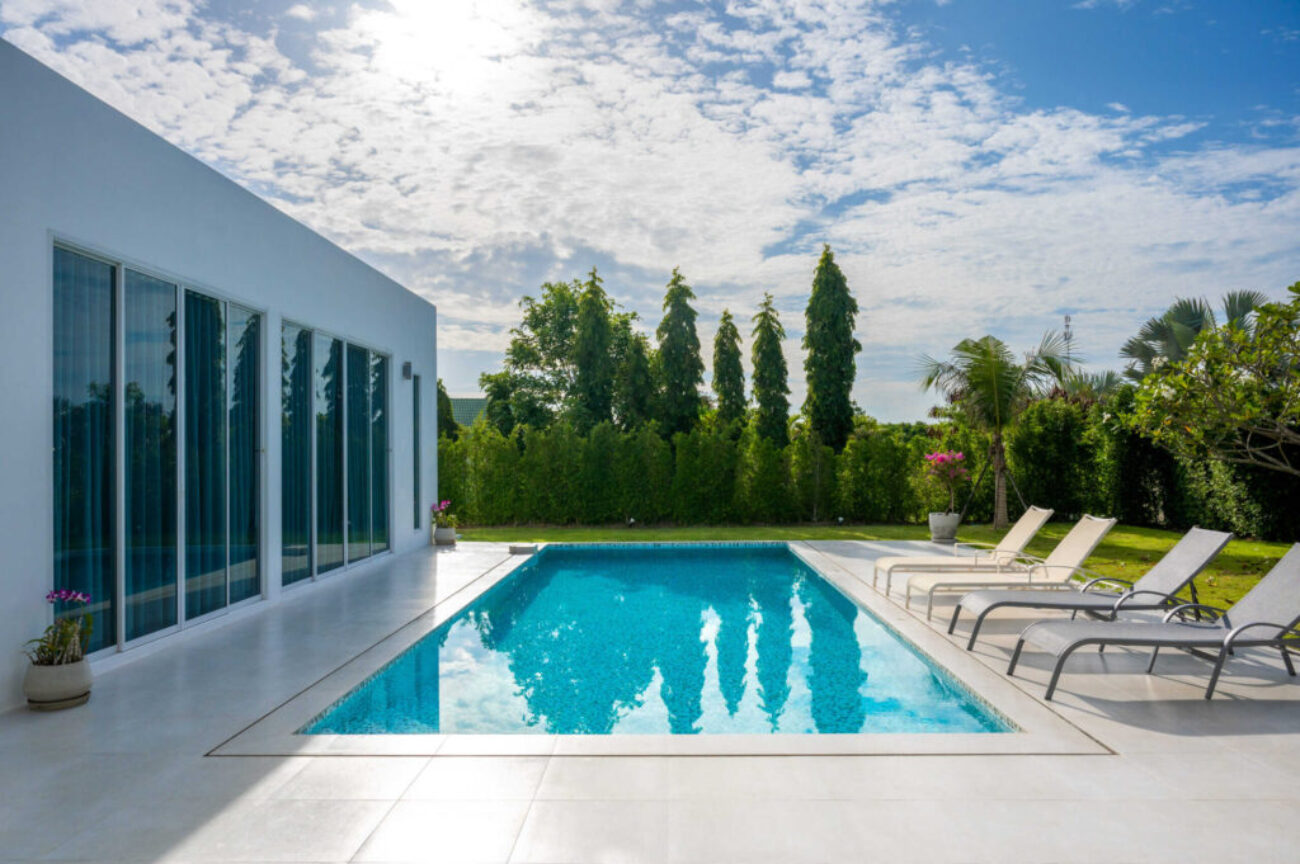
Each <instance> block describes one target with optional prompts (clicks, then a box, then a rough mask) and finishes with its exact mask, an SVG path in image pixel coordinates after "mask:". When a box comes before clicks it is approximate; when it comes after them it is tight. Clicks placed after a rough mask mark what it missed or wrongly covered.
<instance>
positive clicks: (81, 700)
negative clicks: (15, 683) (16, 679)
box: [23, 588, 95, 711]
mask: <svg viewBox="0 0 1300 864" xmlns="http://www.w3.org/2000/svg"><path fill="white" fill-rule="evenodd" d="M45 600H46V602H48V603H65V604H68V606H70V607H71V610H72V611H71V612H70V614H67V615H64V616H63V617H60V618H56V619H55V620H54V623H53V624H51V625H50V626H48V627H46V628H45V633H44V634H43V635H41V636H40V637H39V638H36V639H32V640H31V641H30V642H28V643H27V648H26V654H27V657H28V659H30V660H31V661H32V665H31V666H28V667H27V677H26V678H24V679H23V694H24V695H25V696H26V697H27V707H29V708H31V709H33V710H35V711H58V710H59V709H61V708H72V707H75V706H77V705H82V704H85V702H86V700H88V699H89V698H90V684H91V681H92V678H91V674H90V663H88V662H87V661H86V646H87V645H88V644H90V634H91V633H93V632H94V629H95V619H94V616H93V615H91V613H90V612H88V611H86V605H87V604H88V603H90V595H89V594H82V593H81V592H80V591H69V590H68V589H66V588H64V589H60V590H58V591H51V592H49V593H48V594H46V595H45Z"/></svg>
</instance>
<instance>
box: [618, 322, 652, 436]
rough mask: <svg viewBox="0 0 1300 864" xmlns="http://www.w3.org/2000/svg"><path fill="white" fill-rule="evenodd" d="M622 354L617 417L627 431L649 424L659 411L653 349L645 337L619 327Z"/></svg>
mask: <svg viewBox="0 0 1300 864" xmlns="http://www.w3.org/2000/svg"><path fill="white" fill-rule="evenodd" d="M614 333H615V341H616V343H618V344H620V346H621V347H620V350H619V351H618V353H619V354H620V355H621V356H620V358H619V364H618V374H617V375H616V376H615V379H614V416H615V418H616V420H617V422H618V427H619V428H620V429H622V430H623V431H624V432H628V431H631V430H633V429H637V428H639V427H641V426H644V425H645V424H646V423H649V422H650V421H651V420H652V419H653V417H654V410H655V379H654V372H653V366H652V364H651V353H652V352H651V349H650V345H649V342H648V341H647V340H646V338H645V336H643V335H642V334H640V333H634V332H632V328H631V324H630V320H629V321H628V324H627V326H625V327H617V328H615V331H614Z"/></svg>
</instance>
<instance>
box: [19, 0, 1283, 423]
mask: <svg viewBox="0 0 1300 864" xmlns="http://www.w3.org/2000/svg"><path fill="white" fill-rule="evenodd" d="M300 5H301V4H300ZM296 8H297V7H293V8H291V9H290V10H288V11H287V12H286V13H284V14H286V15H290V16H291V17H294V16H297V17H301V16H298V15H297V13H295V12H294V9H296ZM309 11H310V9H309ZM657 14H658V13H656V12H654V11H653V9H651V8H650V7H647V6H644V5H642V4H637V5H633V6H626V5H620V4H617V3H586V4H579V3H571V4H566V5H561V6H556V5H554V4H552V5H550V6H547V7H546V8H543V7H541V6H539V5H533V4H529V3H516V2H505V0H483V2H479V3H477V4H465V3H438V4H433V3H427V2H423V0H392V2H391V3H389V4H388V5H386V6H384V7H382V8H363V7H360V6H356V7H352V8H351V10H350V11H349V12H348V15H347V19H346V21H345V22H344V23H342V24H339V23H338V22H337V21H336V20H334V21H332V23H328V24H325V23H319V21H320V19H318V23H314V24H312V26H311V27H304V28H295V29H296V30H297V29H302V30H304V31H305V32H306V33H307V34H308V36H309V37H310V39H311V41H310V43H309V53H303V52H301V51H300V52H298V53H296V54H293V55H292V56H291V55H290V54H286V53H285V49H284V48H282V47H281V45H280V43H278V42H277V41H276V38H275V31H274V27H273V26H268V27H267V28H264V29H263V31H256V30H255V29H243V28H242V27H241V26H237V25H235V24H232V23H230V22H228V21H223V20H219V19H217V18H215V17H212V16H210V15H207V14H205V12H204V10H203V9H202V8H201V7H194V6H191V5H189V4H188V3H182V2H180V0H176V2H167V0H100V2H97V3H95V4H91V5H85V4H76V3H72V2H70V0H62V2H49V0H44V2H36V0H0V29H3V35H4V38H6V39H8V40H10V41H12V42H14V43H15V44H18V45H20V46H21V47H23V48H24V49H25V50H27V51H29V52H31V53H32V54H34V55H35V56H37V57H38V58H40V59H41V60H43V61H44V62H46V63H48V64H50V65H51V66H54V67H55V68H56V69H58V70H59V71H60V72H62V73H64V74H65V75H68V76H69V77H70V78H72V80H74V81H77V82H78V83H80V84H82V85H83V86H85V87H87V88H88V89H89V90H91V91H92V92H93V93H95V94H96V95H98V96H100V97H101V98H103V99H105V100H107V101H108V102H110V103H111V104H113V105H114V106H116V107H117V108H119V109H120V110H123V111H125V112H126V113H127V114H129V115H131V116H132V117H134V118H136V119H137V120H140V121H141V122H143V123H145V124H146V125H148V126H149V127H150V128H152V129H154V130H155V131H157V132H159V133H160V134H162V135H164V136H166V137H167V138H168V139H170V140H172V141H174V142H176V143H178V144H180V145H181V146H183V147H185V148H187V149H188V150H190V151H191V152H193V153H195V154H196V155H197V156H199V157H200V158H203V159H205V160H207V161H209V162H211V163H214V164H216V165H218V167H220V168H221V169H222V170H223V171H225V172H226V173H228V174H230V175H231V176H234V177H236V178H238V179H240V180H241V181H243V182H245V183H248V184H250V185H252V186H253V187H254V188H255V189H257V190H259V192H261V193H262V194H265V195H267V196H268V197H269V198H270V199H271V200H272V201H273V202H274V203H276V204H277V206H280V207H281V208H282V209H284V210H286V211H287V212H289V213H290V214H292V215H294V216H295V217H297V218H300V219H302V220H303V221H305V222H306V223H307V224H309V225H311V226H313V227H314V228H316V229H317V230H319V231H321V232H322V233H324V234H326V235H327V236H329V237H331V238H332V239H334V240H335V241H336V242H339V243H340V244H341V245H343V246H345V247H347V248H349V249H351V250H353V251H355V252H357V253H358V254H360V255H361V256H362V257H364V258H366V259H367V260H370V261H372V262H374V263H376V264H377V265H379V266H381V267H383V268H384V269H385V270H387V271H388V272H390V273H392V274H393V275H394V276H395V277H396V278H398V279H400V280H401V281H403V282H404V283H405V284H407V285H409V286H410V287H412V289H413V290H416V291H419V292H421V293H424V294H426V295H428V296H430V297H431V298H433V299H434V300H435V301H437V302H438V304H439V309H440V324H441V326H440V348H441V349H443V350H444V351H465V352H467V354H468V352H472V351H480V352H481V351H483V350H485V349H497V350H499V349H500V348H501V347H502V346H504V344H505V341H506V340H507V339H508V333H507V331H508V329H509V327H510V326H511V325H512V324H514V323H515V322H516V321H517V316H518V310H517V306H516V301H517V299H518V297H519V296H520V295H522V294H525V293H535V292H536V290H537V286H538V283H539V282H540V281H541V280H542V279H569V278H572V277H574V276H577V275H579V274H581V273H585V272H586V271H587V270H588V269H589V268H590V266H591V265H592V263H599V264H600V266H601V270H602V273H605V274H606V276H607V280H609V281H607V287H608V288H609V290H610V291H611V293H613V294H614V296H616V297H617V298H619V299H620V300H622V301H624V302H625V303H626V304H627V305H628V306H629V307H630V308H633V309H636V310H638V311H639V312H640V313H641V314H642V316H643V318H644V319H645V320H646V323H647V324H650V325H653V323H654V322H656V321H657V320H658V317H659V314H660V313H659V299H660V297H661V294H662V289H663V285H664V282H665V281H666V280H667V276H668V272H669V270H670V269H671V268H672V267H673V266H675V265H676V266H681V267H682V270H683V272H684V273H685V274H686V276H687V278H688V280H689V281H690V282H691V283H692V284H693V285H694V286H695V288H696V293H697V294H698V295H699V308H700V311H701V325H702V338H703V337H704V336H705V331H707V332H708V333H710V334H711V330H712V328H713V327H714V326H715V324H716V318H717V315H718V314H720V312H721V310H722V308H723V307H724V306H726V307H730V308H731V310H732V312H733V313H734V314H735V315H736V317H737V319H738V321H739V322H741V323H742V325H744V323H745V322H747V321H748V318H749V315H750V314H752V310H753V308H754V307H756V305H757V303H758V300H759V299H760V298H761V296H762V294H763V292H764V291H772V292H773V293H774V294H775V295H776V296H777V298H778V301H779V303H780V304H781V308H782V310H783V318H784V319H785V324H786V326H787V328H788V329H790V330H792V331H793V330H794V329H795V325H800V326H801V325H802V320H801V312H802V305H803V300H802V298H803V297H804V296H806V292H807V290H808V286H809V284H810V281H811V276H812V269H813V266H814V265H815V263H816V254H817V251H818V250H819V248H820V243H821V242H823V241H826V242H830V243H831V244H833V246H834V248H835V250H836V253H837V258H838V260H839V261H840V263H841V266H842V267H843V268H844V270H845V272H846V274H847V276H848V277H849V281H850V285H851V286H853V288H854V289H855V291H856V293H857V296H858V298H859V302H860V304H861V306H862V309H863V313H862V316H861V318H860V322H859V329H860V334H859V338H860V340H861V341H862V342H863V344H864V345H865V346H866V347H867V350H866V351H865V352H864V354H863V355H862V356H861V358H860V361H859V365H860V369H861V372H860V375H859V387H858V393H859V394H860V395H859V397H858V398H859V401H860V402H861V404H862V405H863V407H864V408H866V409H867V410H869V411H871V412H872V413H874V414H877V415H880V416H884V417H908V416H910V417H918V416H921V415H922V414H923V413H924V411H925V409H926V407H927V406H928V405H929V404H930V397H926V396H922V395H920V394H919V393H918V392H917V391H916V390H915V389H914V387H913V386H912V384H911V382H910V374H911V373H910V370H909V363H908V362H904V361H905V360H906V358H908V357H913V356H915V355H916V354H918V353H921V352H923V351H925V352H929V353H932V354H933V353H942V352H943V351H945V350H946V349H947V348H948V347H950V346H951V345H952V344H954V343H955V342H956V341H958V340H959V339H960V338H962V337H964V336H966V335H971V334H973V333H982V332H989V331H992V332H996V333H998V334H999V335H1002V336H1004V337H1005V338H1007V339H1008V340H1010V341H1012V342H1013V343H1014V344H1017V345H1020V344H1023V345H1024V346H1025V347H1028V345H1029V344H1031V343H1033V342H1036V340H1037V338H1038V335H1039V334H1040V333H1041V331H1042V330H1043V329H1046V328H1048V327H1052V326H1057V325H1058V323H1059V318H1060V315H1061V314H1062V313H1063V312H1064V311H1070V312H1072V313H1074V314H1075V322H1076V330H1077V331H1078V332H1079V334H1080V340H1081V342H1082V344H1083V346H1084V348H1085V350H1086V351H1087V354H1088V356H1089V357H1090V358H1091V359H1092V360H1094V362H1096V363H1097V364H1098V365H1101V366H1105V365H1111V366H1115V365H1118V362H1117V360H1115V351H1116V350H1117V348H1118V346H1119V344H1121V343H1122V342H1123V340H1124V339H1125V338H1127V336H1128V335H1130V332H1131V331H1132V330H1133V329H1134V327H1135V326H1136V325H1137V323H1138V322H1140V321H1141V320H1143V319H1144V318H1145V317H1147V316H1149V315H1150V314H1153V313H1154V312H1155V311H1156V310H1158V309H1159V308H1161V307H1163V306H1164V305H1165V304H1167V303H1168V302H1169V301H1170V300H1171V299H1172V298H1173V297H1174V296H1185V295H1189V294H1207V295H1211V296H1217V295H1219V294H1221V293H1222V292H1223V291H1225V290H1229V289H1230V288H1236V287H1250V288H1264V289H1272V290H1277V289H1280V286H1282V285H1285V284H1289V282H1290V281H1294V279H1295V275H1294V273H1289V272H1288V270H1287V268H1288V264H1287V262H1294V260H1295V253H1296V251H1297V241H1296V240H1295V237H1294V233H1295V232H1294V226H1295V225H1296V224H1297V223H1298V222H1300V193H1297V188H1300V168H1298V167H1297V166H1300V153H1298V152H1297V150H1298V148H1296V147H1294V146H1290V147H1278V146H1273V147H1264V146H1260V147H1255V148H1249V147H1243V146H1224V145H1194V144H1184V143H1183V142H1182V141H1180V140H1179V139H1183V138H1186V136H1188V135H1189V134H1190V133H1192V132H1194V131H1196V130H1197V129H1198V128H1200V127H1199V124H1198V123H1197V122H1191V121H1188V120H1187V119H1186V118H1179V117H1151V116H1142V115H1135V114H1133V113H1132V112H1131V111H1129V110H1128V109H1127V108H1126V107H1125V106H1124V105H1122V104H1121V103H1112V104H1111V105H1110V106H1108V108H1109V110H1110V112H1112V113H1107V114H1092V113H1088V112H1084V111H1078V110H1073V109H1068V108H1060V109H1055V110H1030V109H1027V108H1024V107H1022V106H1021V104H1020V103H1019V102H1018V101H1017V99H1016V98H1015V97H1014V96H1011V95H1007V94H1004V93H1003V92H1001V91H1000V90H999V88H998V85H997V83H996V81H995V79H994V77H993V76H992V75H991V74H990V73H989V72H987V71H986V70H984V69H982V68H981V67H978V66H975V65H971V64H969V63H954V62H941V61H939V60H936V59H934V58H933V56H932V53H931V51H930V49H929V48H928V47H927V46H925V45H922V44H919V43H917V42H915V41H911V40H910V38H909V37H908V34H906V33H902V32H899V31H898V30H896V29H895V28H894V27H893V26H892V25H891V24H890V23H889V21H888V19H887V18H885V17H883V13H882V12H881V10H880V9H879V8H877V6H876V4H874V3H871V2H866V3H855V2H852V0H826V2H821V3H817V4H806V5H805V4H798V5H791V4H787V3H783V2H780V0H759V2H756V3H752V4H747V5H745V6H733V7H729V10H728V16H727V17H725V19H724V17H723V16H722V15H720V14H719V13H716V12H714V11H711V10H709V9H707V8H705V7H695V8H693V9H692V11H690V12H679V13H674V14H672V15H670V16H668V17H655V16H656V15H657ZM323 17H324V16H321V18H322V19H323ZM737 21H740V22H742V23H741V25H740V26H737V24H736V22H737ZM312 28H315V29H314V30H313V29H312ZM755 70H759V71H755ZM762 70H771V71H770V81H771V82H772V86H771V87H768V86H765V85H764V84H763V83H762V82H764V81H767V80H769V78H768V75H769V73H768V72H766V71H762ZM1188 140H1193V139H1188ZM1170 142H1174V143H1173V144H1171V143H1170ZM1176 146H1181V147H1182V148H1183V149H1182V150H1181V151H1179V152H1171V150H1172V147H1176ZM1265 193H1267V194H1265ZM836 202H839V203H836ZM745 329H746V328H745V327H744V326H742V330H745ZM791 344H793V345H796V346H797V340H793V341H792V343H791ZM787 348H788V349H790V346H789V345H788V346H787ZM790 351H791V352H792V353H791V370H790V371H791V379H792V389H797V390H800V391H801V389H802V388H801V387H799V379H800V378H801V377H802V362H801V358H799V356H798V351H797V348H794V349H790ZM474 356H475V357H480V356H482V355H480V354H475V355H474ZM900 358H901V359H900ZM891 382H892V383H891ZM448 384H449V386H452V387H453V389H455V390H458V391H467V390H470V389H473V382H472V380H465V381H459V382H453V381H448ZM800 398H801V392H800V393H796V394H795V395H794V396H792V402H794V403H795V404H797V403H798V401H799V399H800Z"/></svg>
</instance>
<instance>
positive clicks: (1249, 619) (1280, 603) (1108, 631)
mask: <svg viewBox="0 0 1300 864" xmlns="http://www.w3.org/2000/svg"><path fill="white" fill-rule="evenodd" d="M1195 611H1204V612H1210V613H1214V614H1216V615H1217V616H1218V617H1217V619H1216V620H1214V621H1213V622H1212V623H1200V622H1192V621H1187V620H1182V619H1185V618H1186V617H1187V615H1188V614H1189V613H1191V612H1195ZM1278 622H1285V623H1278ZM1297 625H1300V543H1297V544H1295V545H1294V546H1292V547H1291V549H1290V551H1288V552H1287V553H1286V554H1285V555H1283V556H1282V560H1281V561H1278V562H1277V564H1275V565H1273V569H1272V570H1270V571H1268V573H1266V574H1265V575H1264V578H1262V579H1260V580H1259V582H1258V583H1257V584H1256V585H1255V587H1254V588H1251V589H1250V591H1248V592H1247V593H1246V596H1245V597H1242V598H1241V599H1240V600H1238V601H1237V602H1236V603H1234V604H1233V605H1232V607H1231V608H1229V609H1227V610H1222V609H1215V608H1214V607H1212V606H1205V605H1202V604H1200V603H1184V604H1182V605H1180V606H1175V607H1174V608H1172V609H1170V610H1169V611H1168V612H1167V613H1166V614H1165V616H1164V619H1163V621H1161V622H1160V623H1154V622H1141V621H1137V622H1132V621H1039V622H1037V623H1034V624H1030V625H1029V626H1028V627H1026V628H1025V629H1024V632H1022V633H1021V634H1020V641H1019V642H1017V643H1016V650H1015V653H1013V654H1012V655H1011V664H1010V665H1009V666H1008V667H1007V674H1008V675H1011V674H1014V673H1015V671H1016V664H1017V663H1018V662H1019V661H1020V652H1021V650H1022V649H1023V648H1024V647H1025V643H1030V644H1032V645H1035V646H1037V647H1039V648H1042V649H1044V650H1046V651H1048V652H1050V653H1051V654H1054V655H1056V667H1055V668H1054V669H1053V670H1052V679H1051V681H1049V682H1048V684H1047V696H1046V698H1048V699H1051V698H1052V694H1053V693H1055V692H1056V682H1057V680H1058V679H1060V677H1061V668H1062V667H1063V666H1064V665H1065V661H1066V660H1068V659H1069V657H1070V655H1071V654H1073V653H1074V652H1075V651H1077V650H1078V649H1079V648H1082V647H1083V646H1084V645H1097V646H1100V648H1105V647H1106V646H1107V645H1125V646H1130V647H1137V648H1153V649H1155V650H1153V651H1152V652H1151V662H1150V664H1148V665H1147V673H1148V674H1149V673H1150V672H1151V670H1152V669H1153V668H1155V665H1156V657H1157V656H1159V654H1160V649H1161V648H1182V649H1186V650H1188V651H1191V652H1193V653H1197V654H1200V656H1202V657H1205V658H1206V659H1213V660H1214V672H1213V674H1211V675H1210V683H1209V686H1207V687H1206V688H1205V698H1206V699H1209V698H1210V697H1212V696H1213V695H1214V686H1215V684H1217V683H1218V681H1219V673H1220V672H1222V671H1223V664H1224V661H1226V660H1227V659H1228V655H1230V654H1232V653H1233V652H1234V651H1235V650H1237V649H1239V648H1277V649H1280V650H1281V652H1282V661H1283V662H1284V663H1285V664H1286V671H1287V673H1288V674H1289V675H1292V676H1294V675H1295V665H1294V664H1293V663H1292V662H1291V655H1290V653H1289V651H1290V649H1289V648H1288V647H1287V646H1286V644H1285V643H1284V642H1283V641H1282V640H1283V639H1284V638H1285V637H1286V636H1289V635H1300V631H1297V630H1296V626H1297ZM1198 649H1210V650H1214V649H1217V650H1218V654H1217V656H1212V655H1207V654H1204V653H1201V652H1200V651H1198Z"/></svg>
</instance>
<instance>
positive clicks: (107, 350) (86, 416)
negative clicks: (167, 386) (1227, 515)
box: [54, 249, 117, 651]
mask: <svg viewBox="0 0 1300 864" xmlns="http://www.w3.org/2000/svg"><path fill="white" fill-rule="evenodd" d="M116 281H117V273H116V268H115V267H113V265H111V264H105V263H103V262H102V261H96V260H94V259H93V258H87V257H86V256H84V255H78V254H76V253H75V252H69V251H67V250H66V249H55V250H54V588H55V589H65V588H66V589H68V590H71V591H80V592H82V593H85V594H89V595H90V605H89V609H90V612H91V613H92V615H93V616H94V631H93V633H92V634H91V639H90V644H89V645H88V646H86V647H87V650H89V651H97V650H99V649H100V648H105V647H107V646H110V645H114V644H116V642H117V611H116V601H117V598H116V593H117V592H116V581H115V580H114V578H113V570H114V561H113V549H114V540H113V536H114V530H115V529H114V527H113V510H114V508H115V506H116V505H115V502H114V494H115V487H114V478H113V475H114V462H115V460H114V447H113V387H112V381H113V339H114V337H113V293H114V285H115V283H116ZM67 611H69V610H67V609H64V608H56V610H55V614H56V615H63V614H66V612H67Z"/></svg>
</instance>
